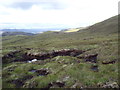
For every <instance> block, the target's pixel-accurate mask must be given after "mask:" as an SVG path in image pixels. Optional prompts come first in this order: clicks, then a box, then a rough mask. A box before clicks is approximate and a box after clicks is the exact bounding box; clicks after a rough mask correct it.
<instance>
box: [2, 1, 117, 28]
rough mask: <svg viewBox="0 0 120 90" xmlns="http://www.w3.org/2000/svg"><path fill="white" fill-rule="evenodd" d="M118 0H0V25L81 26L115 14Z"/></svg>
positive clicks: (26, 26)
mask: <svg viewBox="0 0 120 90" xmlns="http://www.w3.org/2000/svg"><path fill="white" fill-rule="evenodd" d="M118 1H119V0H0V29H2V28H28V29H30V28H73V27H85V26H89V25H92V24H94V23H97V22H100V21H103V20H105V19H107V18H110V17H112V16H114V15H117V14H118Z"/></svg>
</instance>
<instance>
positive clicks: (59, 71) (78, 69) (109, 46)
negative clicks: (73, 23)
mask: <svg viewBox="0 0 120 90" xmlns="http://www.w3.org/2000/svg"><path fill="white" fill-rule="evenodd" d="M24 48H33V49H32V52H41V51H51V50H58V49H66V48H77V49H80V50H87V49H91V50H90V51H88V52H85V53H84V54H89V53H90V54H93V53H98V63H97V65H98V66H99V72H93V71H92V70H91V69H90V67H91V65H93V64H92V63H85V62H83V60H81V59H77V58H75V57H70V56H57V57H55V58H53V59H54V60H53V59H48V62H46V63H45V64H40V65H39V62H38V63H36V64H29V63H10V64H8V65H7V66H6V67H4V68H3V84H4V85H5V86H3V87H15V85H14V84H12V83H7V82H8V81H11V80H16V79H20V78H22V77H25V76H27V75H31V76H34V77H33V78H32V79H28V80H26V81H25V84H24V85H23V86H21V87H34V88H35V87H37V88H40V87H47V85H48V83H50V82H53V81H56V80H60V81H63V79H64V78H65V77H69V78H68V79H67V80H66V81H65V83H66V85H65V87H73V86H74V85H75V84H78V85H77V87H98V86H99V85H98V84H100V85H103V84H105V83H106V82H112V83H113V82H118V81H117V80H118V67H117V66H118V65H117V63H116V64H108V65H103V64H101V62H102V61H110V60H117V59H118V57H117V55H118V33H117V16H116V17H112V18H110V19H108V20H105V21H104V22H101V23H97V24H95V25H93V26H91V27H89V28H87V29H85V30H82V31H80V32H72V33H64V32H61V33H56V32H46V33H43V34H39V35H35V36H6V37H4V38H3V55H4V54H7V53H9V52H10V51H13V50H21V49H24ZM52 60H53V61H52ZM76 60H80V61H81V63H77V62H76ZM46 61H47V60H46ZM59 61H61V62H62V63H61V64H59V63H58V62H59ZM65 62H67V64H66V63H65ZM72 63H73V64H72ZM10 68H13V71H9V69H10ZM40 68H49V69H50V70H51V71H52V74H49V75H48V76H46V77H44V76H37V75H36V74H35V73H31V72H29V70H30V69H40ZM23 69H24V71H23Z"/></svg>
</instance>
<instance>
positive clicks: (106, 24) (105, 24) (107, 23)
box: [85, 15, 118, 34]
mask: <svg viewBox="0 0 120 90" xmlns="http://www.w3.org/2000/svg"><path fill="white" fill-rule="evenodd" d="M85 31H87V32H89V33H100V34H113V33H118V15H117V16H114V17H111V18H109V19H107V20H104V21H102V22H99V23H96V24H94V25H92V26H90V27H88V28H87V29H85Z"/></svg>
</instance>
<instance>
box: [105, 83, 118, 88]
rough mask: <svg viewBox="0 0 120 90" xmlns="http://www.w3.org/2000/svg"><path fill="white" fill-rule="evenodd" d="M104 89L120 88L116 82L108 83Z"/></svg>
mask: <svg viewBox="0 0 120 90" xmlns="http://www.w3.org/2000/svg"><path fill="white" fill-rule="evenodd" d="M103 88H119V86H118V84H117V83H116V82H113V83H111V82H106V84H105V85H103Z"/></svg>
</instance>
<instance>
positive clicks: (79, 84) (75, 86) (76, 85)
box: [71, 82, 83, 89]
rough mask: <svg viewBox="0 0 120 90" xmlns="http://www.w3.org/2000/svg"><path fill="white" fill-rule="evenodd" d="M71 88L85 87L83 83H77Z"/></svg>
mask: <svg viewBox="0 0 120 90" xmlns="http://www.w3.org/2000/svg"><path fill="white" fill-rule="evenodd" d="M71 88H81V89H82V88H83V85H82V84H81V83H77V82H76V83H75V84H74V85H73V86H72V87H71Z"/></svg>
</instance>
